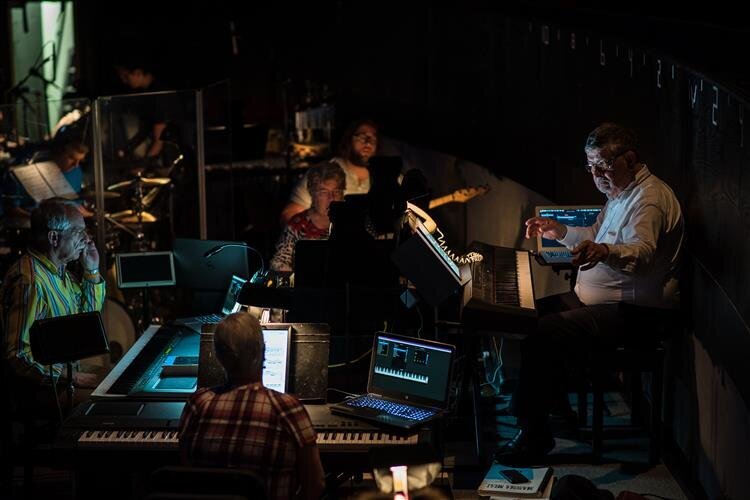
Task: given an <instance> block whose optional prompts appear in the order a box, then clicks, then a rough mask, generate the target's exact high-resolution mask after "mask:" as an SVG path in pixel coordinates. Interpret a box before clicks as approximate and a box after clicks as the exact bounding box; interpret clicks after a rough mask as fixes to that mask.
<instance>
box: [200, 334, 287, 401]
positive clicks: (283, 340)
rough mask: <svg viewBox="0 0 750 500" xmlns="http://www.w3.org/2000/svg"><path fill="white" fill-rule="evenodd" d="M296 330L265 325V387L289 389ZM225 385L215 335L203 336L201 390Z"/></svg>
mask: <svg viewBox="0 0 750 500" xmlns="http://www.w3.org/2000/svg"><path fill="white" fill-rule="evenodd" d="M291 339H292V327H291V326H289V325H265V326H263V341H264V342H265V344H266V358H265V361H264V363H263V385H264V386H266V387H268V388H269V389H273V390H275V391H278V392H286V391H287V389H288V387H289V366H290V364H291V363H290V362H289V359H290V353H291ZM224 382H225V378H224V369H223V368H222V366H221V364H220V363H219V361H218V360H217V359H216V351H215V350H214V334H213V333H202V334H201V340H200V351H199V361H198V387H213V386H217V385H221V384H223V383H224Z"/></svg>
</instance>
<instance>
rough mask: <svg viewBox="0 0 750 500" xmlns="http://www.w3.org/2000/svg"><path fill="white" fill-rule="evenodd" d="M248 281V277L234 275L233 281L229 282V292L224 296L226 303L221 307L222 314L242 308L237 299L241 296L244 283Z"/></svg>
mask: <svg viewBox="0 0 750 500" xmlns="http://www.w3.org/2000/svg"><path fill="white" fill-rule="evenodd" d="M246 282H247V280H246V279H244V278H241V277H240V276H237V275H236V274H233V275H232V281H230V282H229V288H228V289H227V294H226V296H225V297H224V305H223V306H222V307H221V313H222V314H224V315H227V314H232V313H235V312H237V311H239V310H240V308H241V307H242V304H240V303H239V302H238V301H237V299H238V298H239V296H240V291H242V285H244V284H245V283H246Z"/></svg>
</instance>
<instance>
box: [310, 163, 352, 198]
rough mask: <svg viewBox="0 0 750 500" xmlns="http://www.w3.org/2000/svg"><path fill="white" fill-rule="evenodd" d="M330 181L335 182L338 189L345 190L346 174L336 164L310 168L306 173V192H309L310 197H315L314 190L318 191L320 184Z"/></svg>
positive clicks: (324, 164) (323, 164) (322, 164)
mask: <svg viewBox="0 0 750 500" xmlns="http://www.w3.org/2000/svg"><path fill="white" fill-rule="evenodd" d="M330 180H334V181H336V187H337V188H338V189H341V190H345V189H346V174H344V169H342V168H341V166H340V165H339V164H338V163H335V162H332V161H331V162H327V163H321V164H320V165H315V166H314V167H310V170H308V171H307V190H308V191H309V192H310V196H314V195H315V190H316V189H318V186H319V185H320V183H321V182H325V181H330Z"/></svg>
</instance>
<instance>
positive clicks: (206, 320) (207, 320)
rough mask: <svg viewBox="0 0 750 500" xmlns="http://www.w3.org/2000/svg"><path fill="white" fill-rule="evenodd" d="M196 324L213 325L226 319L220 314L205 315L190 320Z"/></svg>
mask: <svg viewBox="0 0 750 500" xmlns="http://www.w3.org/2000/svg"><path fill="white" fill-rule="evenodd" d="M190 319H191V320H192V321H193V322H194V323H201V324H204V325H210V324H213V323H218V322H219V321H221V320H222V319H224V316H221V315H219V314H204V315H203V316H194V317H192V318H190Z"/></svg>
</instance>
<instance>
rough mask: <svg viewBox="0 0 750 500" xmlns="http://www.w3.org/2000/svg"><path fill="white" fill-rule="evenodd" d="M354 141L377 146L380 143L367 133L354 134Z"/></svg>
mask: <svg viewBox="0 0 750 500" xmlns="http://www.w3.org/2000/svg"><path fill="white" fill-rule="evenodd" d="M353 137H354V140H355V141H357V142H359V143H361V144H372V145H375V144H377V143H378V138H377V137H376V136H374V135H372V134H368V133H365V132H360V133H358V134H354V136H353Z"/></svg>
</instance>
